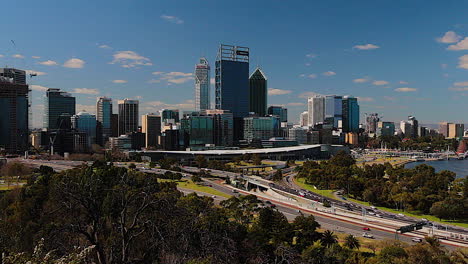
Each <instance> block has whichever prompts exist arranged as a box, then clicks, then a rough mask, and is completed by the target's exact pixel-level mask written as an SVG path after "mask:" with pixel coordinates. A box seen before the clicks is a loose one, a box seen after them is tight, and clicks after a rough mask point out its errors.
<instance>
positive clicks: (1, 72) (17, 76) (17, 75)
mask: <svg viewBox="0 0 468 264" xmlns="http://www.w3.org/2000/svg"><path fill="white" fill-rule="evenodd" d="M0 77H4V78H10V79H12V80H13V83H15V84H26V71H23V70H18V69H15V68H0Z"/></svg>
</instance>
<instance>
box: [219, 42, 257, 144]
mask: <svg viewBox="0 0 468 264" xmlns="http://www.w3.org/2000/svg"><path fill="white" fill-rule="evenodd" d="M249 55H250V54H249V48H247V47H240V46H232V45H224V44H221V45H220V47H219V50H218V55H217V58H216V70H215V108H216V109H222V110H229V111H230V112H231V113H232V115H233V117H234V141H236V142H238V141H239V140H240V139H242V136H243V131H242V130H243V128H244V126H243V118H244V117H246V116H248V114H249V96H250V94H249Z"/></svg>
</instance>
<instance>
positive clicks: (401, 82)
mask: <svg viewBox="0 0 468 264" xmlns="http://www.w3.org/2000/svg"><path fill="white" fill-rule="evenodd" d="M398 83H399V84H408V82H405V81H399V82H398Z"/></svg>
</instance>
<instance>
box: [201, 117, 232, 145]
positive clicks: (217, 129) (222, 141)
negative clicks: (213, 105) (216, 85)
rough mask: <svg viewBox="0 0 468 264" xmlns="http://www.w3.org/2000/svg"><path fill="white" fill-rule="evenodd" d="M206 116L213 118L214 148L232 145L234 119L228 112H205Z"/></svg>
mask: <svg viewBox="0 0 468 264" xmlns="http://www.w3.org/2000/svg"><path fill="white" fill-rule="evenodd" d="M205 112H206V114H207V115H209V116H213V144H215V145H216V146H226V147H229V146H232V145H233V143H234V142H233V129H234V119H233V116H232V113H231V112H229V111H228V110H219V109H216V110H206V111H205Z"/></svg>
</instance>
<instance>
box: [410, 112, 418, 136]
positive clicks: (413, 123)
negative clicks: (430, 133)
mask: <svg viewBox="0 0 468 264" xmlns="http://www.w3.org/2000/svg"><path fill="white" fill-rule="evenodd" d="M408 123H409V124H410V125H411V131H410V137H413V138H415V137H418V126H419V122H418V120H417V119H416V117H414V116H408Z"/></svg>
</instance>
